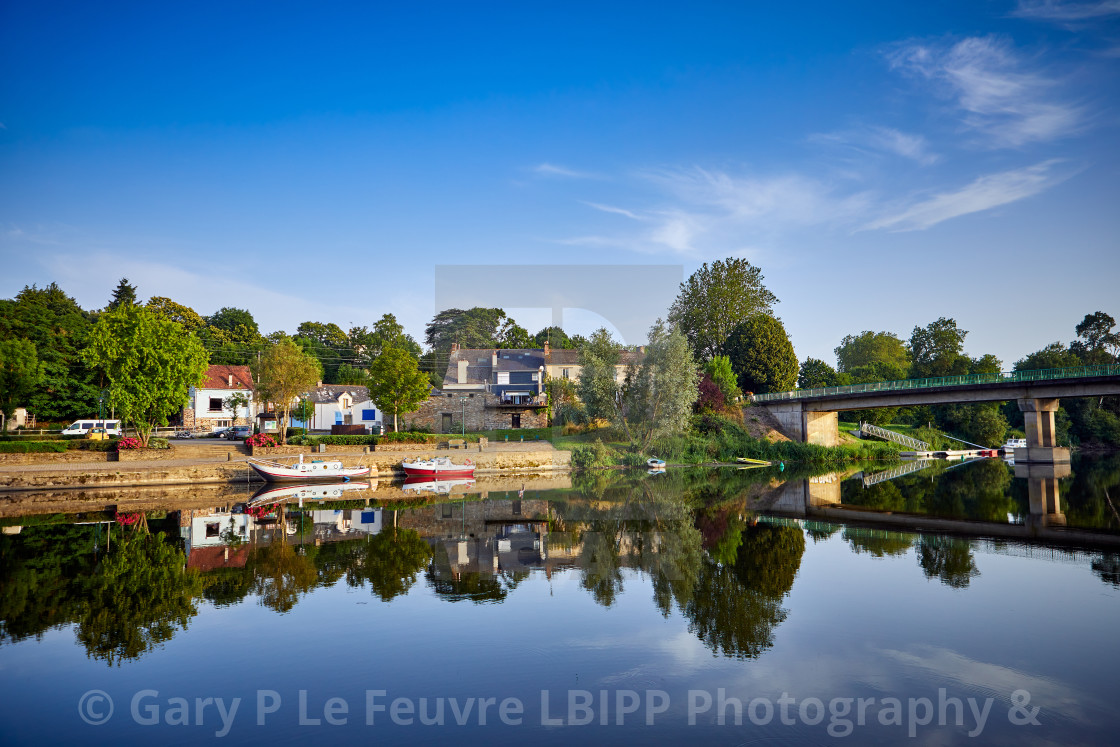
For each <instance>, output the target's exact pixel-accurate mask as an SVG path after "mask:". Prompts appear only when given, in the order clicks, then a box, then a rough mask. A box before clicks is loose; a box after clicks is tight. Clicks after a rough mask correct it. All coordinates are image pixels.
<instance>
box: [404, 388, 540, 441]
mask: <svg viewBox="0 0 1120 747" xmlns="http://www.w3.org/2000/svg"><path fill="white" fill-rule="evenodd" d="M460 397H466V399H465V400H462V399H460ZM497 402H498V395H496V394H490V393H488V392H455V391H450V392H438V393H436V394H433V395H432V396H431V397H428V399H427V400H426V401H424V402H423V403H422V404H421V405H420V409H419V410H417V411H416V412H413V413H409V414H408V415H404V416H403V417H401V418H400V419H399V420H400V429H401V430H402V431H403V430H411V429H412V428H413V427H416V426H419V427H421V428H424V429H427V430H429V431H431V432H432V433H442V432H444V430H443V415H444V414H448V415H450V416H451V429H450V430H449V431H447V434H448V435H451V434H453V433H462V431H463V417H464V410H465V414H466V426H467V427H466V430H467V432H471V431H494V430H505V429H507V428H512V427H513V425H512V420H513V419H512V416H513V415H515V414H516V415H520V416H521V427H522V428H544V427H545V426H547V425H548V413H547V408H544V407H540V408H532V407H525V408H511V407H501V408H499V407H495V406H494V405H496V404H497Z"/></svg>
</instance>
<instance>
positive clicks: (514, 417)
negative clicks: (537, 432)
mask: <svg viewBox="0 0 1120 747" xmlns="http://www.w3.org/2000/svg"><path fill="white" fill-rule="evenodd" d="M510 417H511V419H512V420H513V422H512V423H510V427H511V428H520V427H521V413H517V414H516V415H511V416H510Z"/></svg>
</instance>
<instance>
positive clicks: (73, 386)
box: [0, 283, 104, 420]
mask: <svg viewBox="0 0 1120 747" xmlns="http://www.w3.org/2000/svg"><path fill="white" fill-rule="evenodd" d="M92 326H93V325H92V323H91V321H90V314H89V313H87V312H85V311H83V310H82V308H81V307H80V306H78V303H77V302H76V301H75V300H74V299H73V298H71V297H70V296H68V295H66V293H64V292H63V291H62V289H61V288H59V287H58V286H57V285H56V284H54V283H51V284H50V285H48V286H47V287H45V288H38V287H36V286H34V285H32V286H28V287H25V288H24V289H23V290H22V291H20V292H19V293H18V294H17V295H16V297H15V299H12V300H7V299H3V300H0V339H27V340H30V341H31V342H32V343H34V345H35V352H36V355H37V356H38V358H39V365H40V368H41V370H42V380H41V383H40V385H39V387H38V388H37V390H36V391H35V392H34V394H32V395H31V397H30V400H29V401H28V402H26V403H21V404H26V406H27V409H28V411H30V412H32V413H34V414H35V415H36V417H38V418H39V419H40V420H67V419H73V418H84V417H89V416H90V414H91V413H95V412H97V399H98V394H99V392H100V390H101V389H102V388H103V386H104V382H103V380H102V379H100V378H99V376H100V374H99V373H98V372H97V371H95V370H93V369H92V368H90V367H89V366H88V365H86V361H85V359H84V358H83V357H82V351H83V349H84V348H85V347H86V343H87V341H88V338H89V332H90V330H91V329H92Z"/></svg>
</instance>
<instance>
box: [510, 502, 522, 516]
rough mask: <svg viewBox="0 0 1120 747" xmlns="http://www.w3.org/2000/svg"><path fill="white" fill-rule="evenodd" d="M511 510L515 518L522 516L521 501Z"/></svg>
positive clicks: (514, 504) (515, 503)
mask: <svg viewBox="0 0 1120 747" xmlns="http://www.w3.org/2000/svg"><path fill="white" fill-rule="evenodd" d="M511 508H512V509H513V515H514V516H520V515H521V501H514V502H513V506H512V507H511Z"/></svg>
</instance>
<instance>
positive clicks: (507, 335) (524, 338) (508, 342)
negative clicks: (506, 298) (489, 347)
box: [495, 319, 534, 350]
mask: <svg viewBox="0 0 1120 747" xmlns="http://www.w3.org/2000/svg"><path fill="white" fill-rule="evenodd" d="M495 342H497V343H498V344H497V346H496V347H502V348H506V349H508V350H525V349H527V348H531V347H533V345H534V342H533V338H532V337H530V336H529V331H528V330H526V329H525V328H524V327H522V326H521V325H520V324H518V323H517V322H515V321H513V320H512V319H506V321H505V323H504V324H503V325H502V328H501V330H499V332H498V339H497V340H496V341H495Z"/></svg>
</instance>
